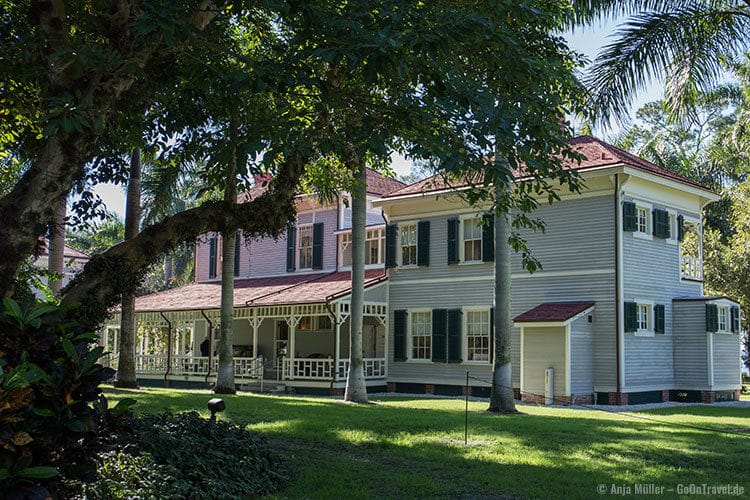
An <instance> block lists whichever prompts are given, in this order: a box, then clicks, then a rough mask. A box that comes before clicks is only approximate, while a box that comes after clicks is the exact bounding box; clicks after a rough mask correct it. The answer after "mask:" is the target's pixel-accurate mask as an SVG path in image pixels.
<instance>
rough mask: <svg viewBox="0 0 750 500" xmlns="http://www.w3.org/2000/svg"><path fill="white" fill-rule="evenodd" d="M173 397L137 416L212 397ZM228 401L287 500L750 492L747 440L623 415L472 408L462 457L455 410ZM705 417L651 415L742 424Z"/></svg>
mask: <svg viewBox="0 0 750 500" xmlns="http://www.w3.org/2000/svg"><path fill="white" fill-rule="evenodd" d="M119 395H120V394H118V396H119ZM169 395H170V396H171V397H164V396H166V394H162V393H161V392H151V393H147V394H145V395H144V394H141V393H134V394H133V396H134V397H136V398H137V399H138V400H139V401H141V402H142V406H143V407H144V411H161V410H162V409H165V408H168V409H170V410H171V411H185V410H195V409H200V410H203V411H204V412H205V403H206V402H207V401H208V399H210V398H211V397H214V395H213V394H210V393H208V392H207V393H206V394H200V393H195V392H192V393H179V392H175V391H170V392H169ZM224 399H225V401H226V404H227V410H226V412H225V413H224V414H223V415H222V417H221V418H226V419H230V420H233V421H237V422H246V423H249V424H250V425H251V428H252V429H253V430H254V431H255V432H257V433H259V434H261V435H264V436H266V437H267V438H269V439H271V440H272V442H273V443H274V445H275V446H276V447H277V448H278V449H279V450H280V451H281V453H282V454H283V459H284V460H286V461H288V462H289V463H290V464H291V468H292V470H293V471H294V479H293V481H292V482H291V483H290V485H289V486H288V487H287V489H286V490H284V492H283V494H284V495H287V496H291V497H296V496H309V497H331V496H340V495H342V494H346V496H354V497H357V496H385V497H393V496H414V495H416V496H438V495H449V496H458V497H461V496H479V497H492V496H503V495H511V496H527V497H557V496H561V495H565V496H573V497H591V496H597V492H596V487H597V485H599V484H606V485H610V484H613V483H622V484H625V483H627V484H631V483H635V482H650V483H654V484H663V485H665V486H668V487H674V486H675V485H676V484H678V483H683V484H688V483H700V482H705V483H708V484H719V483H739V484H744V485H745V486H746V487H748V486H750V484H747V479H746V478H747V473H748V466H747V465H746V463H747V460H746V450H747V449H748V444H749V443H750V440H749V439H746V438H743V437H740V436H730V435H721V434H717V433H716V432H710V431H703V430H697V429H688V428H680V427H675V426H673V425H671V424H669V423H662V422H652V421H643V420H636V419H632V418H629V417H628V416H626V415H622V414H600V413H597V412H593V411H583V410H567V409H565V410H563V409H560V410H559V411H558V410H556V409H536V408H533V407H529V408H528V409H525V410H524V411H526V414H525V415H494V414H489V413H486V412H484V411H481V410H483V406H484V404H485V403H474V404H472V406H471V408H472V412H471V413H470V414H469V426H470V427H469V439H470V446H468V447H466V446H463V435H464V434H463V432H464V428H463V424H464V414H463V411H462V410H463V402H462V401H456V402H455V404H454V403H451V402H444V401H443V402H441V401H435V402H434V403H429V402H425V401H424V400H418V404H419V405H420V408H409V407H405V406H404V405H389V404H388V403H387V402H383V404H379V405H363V406H353V405H343V404H341V403H340V402H337V401H331V400H327V399H310V398H290V397H271V396H256V395H246V394H241V395H236V396H226V397H224ZM400 402H401V403H404V400H401V401H400ZM425 406H427V407H425ZM430 406H432V407H430ZM480 408H481V410H480ZM691 408H694V409H697V410H698V411H695V410H691ZM703 408H705V407H684V408H683V407H680V408H678V409H674V410H679V411H680V413H677V412H676V411H675V412H673V413H663V410H660V411H659V412H658V413H656V414H654V416H655V417H657V416H658V415H665V416H668V415H679V416H684V418H688V417H689V418H693V417H696V418H697V417H702V416H710V417H717V416H720V415H721V414H722V412H726V414H727V415H731V416H732V417H733V418H737V417H741V418H742V419H747V418H748V417H750V415H747V414H742V413H741V412H739V413H738V412H737V411H736V410H741V409H736V408H727V407H720V408H718V410H717V411H712V412H708V413H706V411H705V410H703ZM746 413H747V412H746ZM649 414H651V413H649ZM657 418H658V417H657ZM748 427H750V424H748ZM352 478H354V479H353V480H352Z"/></svg>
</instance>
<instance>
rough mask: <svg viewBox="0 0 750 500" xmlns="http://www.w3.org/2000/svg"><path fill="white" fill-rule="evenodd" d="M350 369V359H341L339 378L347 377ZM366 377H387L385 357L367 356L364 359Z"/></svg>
mask: <svg viewBox="0 0 750 500" xmlns="http://www.w3.org/2000/svg"><path fill="white" fill-rule="evenodd" d="M348 371H349V360H348V359H340V360H339V370H338V378H346V375H347V372H348ZM364 371H365V379H374V378H385V375H386V364H385V358H365V359H364Z"/></svg>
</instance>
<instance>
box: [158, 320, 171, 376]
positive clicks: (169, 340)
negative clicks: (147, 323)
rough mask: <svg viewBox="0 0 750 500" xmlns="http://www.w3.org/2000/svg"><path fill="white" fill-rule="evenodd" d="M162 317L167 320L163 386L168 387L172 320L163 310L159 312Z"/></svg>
mask: <svg viewBox="0 0 750 500" xmlns="http://www.w3.org/2000/svg"><path fill="white" fill-rule="evenodd" d="M159 314H160V315H161V317H162V319H163V320H164V321H166V322H167V371H166V372H164V387H169V379H168V378H167V377H168V376H169V371H170V370H171V369H172V322H171V321H169V319H168V318H167V317H166V316H164V313H163V312H159Z"/></svg>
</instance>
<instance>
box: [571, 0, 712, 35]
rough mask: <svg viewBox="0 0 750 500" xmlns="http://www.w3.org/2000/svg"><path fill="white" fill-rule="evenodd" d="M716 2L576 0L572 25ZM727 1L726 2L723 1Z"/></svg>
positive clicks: (572, 14)
mask: <svg viewBox="0 0 750 500" xmlns="http://www.w3.org/2000/svg"><path fill="white" fill-rule="evenodd" d="M706 3H716V2H696V1H695V0H683V1H680V0H633V1H630V2H623V1H620V0H574V1H573V3H572V9H571V15H570V20H569V22H570V27H571V28H574V27H576V26H581V25H583V26H590V25H592V24H594V23H596V22H598V21H603V20H606V19H617V18H620V17H630V16H633V15H636V14H639V13H643V12H660V11H661V12H663V11H668V10H673V9H687V8H690V7H691V6H695V4H706ZM722 3H726V2H722Z"/></svg>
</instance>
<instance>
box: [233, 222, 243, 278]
mask: <svg viewBox="0 0 750 500" xmlns="http://www.w3.org/2000/svg"><path fill="white" fill-rule="evenodd" d="M241 234H242V233H241V232H240V231H237V234H235V235H234V275H235V276H239V275H240V244H241V243H240V235H241Z"/></svg>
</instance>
